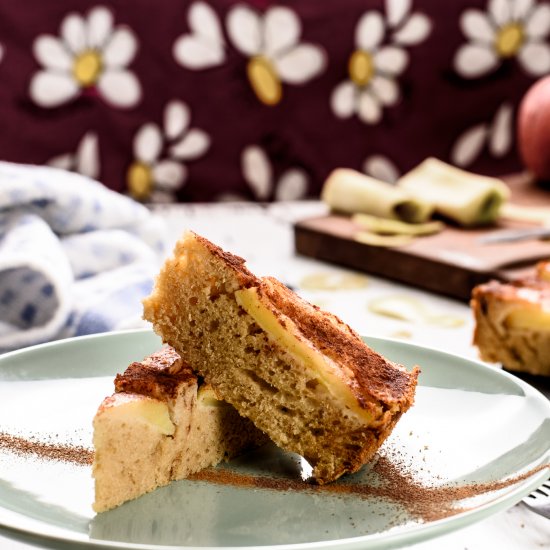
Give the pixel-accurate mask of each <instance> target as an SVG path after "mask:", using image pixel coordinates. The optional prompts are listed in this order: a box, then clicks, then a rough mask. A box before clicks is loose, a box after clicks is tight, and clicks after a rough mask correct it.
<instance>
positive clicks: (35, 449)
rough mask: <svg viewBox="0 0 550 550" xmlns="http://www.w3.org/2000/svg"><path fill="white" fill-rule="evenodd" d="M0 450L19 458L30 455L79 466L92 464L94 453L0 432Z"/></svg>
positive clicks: (88, 450) (81, 448)
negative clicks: (14, 454) (9, 452)
mask: <svg viewBox="0 0 550 550" xmlns="http://www.w3.org/2000/svg"><path fill="white" fill-rule="evenodd" d="M0 449H5V450H7V451H11V452H13V453H16V454H18V455H21V456H25V455H31V456H35V457H38V458H42V459H47V460H56V461H60V462H69V463H71V464H77V465H79V466H89V465H91V464H92V461H93V457H94V452H93V450H91V449H87V448H85V447H82V446H80V445H67V444H63V443H46V442H43V441H39V440H38V439H35V438H32V437H20V436H17V435H11V434H7V433H5V432H0Z"/></svg>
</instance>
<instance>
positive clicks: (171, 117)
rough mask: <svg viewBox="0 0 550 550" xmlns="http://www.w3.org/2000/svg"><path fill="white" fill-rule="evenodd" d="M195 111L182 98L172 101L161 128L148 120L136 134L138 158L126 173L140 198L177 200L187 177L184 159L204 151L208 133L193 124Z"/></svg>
mask: <svg viewBox="0 0 550 550" xmlns="http://www.w3.org/2000/svg"><path fill="white" fill-rule="evenodd" d="M190 121H191V113H190V110H189V107H188V106H187V105H186V104H185V103H183V102H182V101H176V100H175V101H171V102H170V103H168V105H167V106H166V108H165V110H164V124H163V129H162V130H161V129H160V128H159V126H157V125H156V124H154V123H147V124H144V125H143V126H142V127H141V128H140V129H139V130H138V132H137V133H136V135H135V137H134V161H133V162H132V163H131V164H130V166H129V168H128V172H127V176H126V180H127V185H128V190H129V193H130V195H131V196H132V197H134V198H135V199H137V200H140V201H150V202H173V201H174V198H175V192H176V191H177V190H178V189H180V188H181V187H182V186H183V184H184V182H185V180H186V179H187V168H186V166H185V164H183V163H184V161H191V160H194V159H197V158H199V157H201V156H202V155H204V153H205V152H206V151H207V150H208V148H209V147H210V137H209V136H208V134H206V133H205V132H203V131H202V130H199V129H197V128H190V127H189V124H190Z"/></svg>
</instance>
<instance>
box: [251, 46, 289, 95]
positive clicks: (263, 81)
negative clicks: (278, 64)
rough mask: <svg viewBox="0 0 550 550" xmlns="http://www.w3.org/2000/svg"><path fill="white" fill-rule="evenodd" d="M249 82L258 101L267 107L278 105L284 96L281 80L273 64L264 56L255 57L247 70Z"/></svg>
mask: <svg viewBox="0 0 550 550" xmlns="http://www.w3.org/2000/svg"><path fill="white" fill-rule="evenodd" d="M246 71H247V74H248V80H249V81H250V84H251V85H252V89H253V90H254V93H255V94H256V96H257V97H258V99H259V100H260V101H261V102H262V103H265V104H266V105H277V103H279V101H281V98H282V96H283V90H282V86H281V80H280V79H279V77H278V75H277V73H276V72H275V68H274V67H273V63H271V61H270V60H269V59H268V58H267V57H264V56H263V55H257V56H256V57H253V58H252V59H251V60H250V61H249V62H248V66H247V68H246Z"/></svg>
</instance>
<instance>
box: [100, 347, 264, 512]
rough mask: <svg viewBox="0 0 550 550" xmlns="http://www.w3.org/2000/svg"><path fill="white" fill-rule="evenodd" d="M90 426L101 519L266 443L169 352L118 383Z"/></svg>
mask: <svg viewBox="0 0 550 550" xmlns="http://www.w3.org/2000/svg"><path fill="white" fill-rule="evenodd" d="M93 427H94V435H93V443H94V450H95V452H94V463H93V467H92V471H93V477H94V479H95V502H94V505H93V508H94V510H95V511H96V512H104V511H106V510H109V509H111V508H114V507H115V506H118V505H120V504H122V503H123V502H125V501H127V500H131V499H134V498H137V497H139V496H141V495H143V494H145V493H147V492H149V491H152V490H153V489H155V488H157V487H160V486H162V485H166V484H168V483H169V482H170V481H172V480H177V479H183V478H185V477H187V476H189V475H190V474H192V473H194V472H197V471H199V470H202V469H203V468H207V467H209V466H214V465H216V464H218V463H219V462H221V461H222V460H223V459H229V458H231V457H233V456H235V455H237V454H240V453H241V452H244V451H245V450H246V449H248V448H251V447H254V446H257V445H259V444H261V443H265V442H266V441H267V438H266V436H265V435H264V434H262V433H261V432H259V431H258V430H257V429H256V428H255V427H254V425H253V424H252V423H251V422H250V421H248V420H247V419H245V418H242V417H241V416H240V415H239V414H238V413H237V411H236V410H235V409H234V408H233V407H231V406H230V405H228V404H227V403H224V402H223V401H220V400H219V399H218V398H217V396H216V394H215V392H214V391H213V389H212V388H211V387H210V386H208V385H206V384H200V381H199V379H198V378H197V376H196V375H195V374H194V373H193V371H192V370H191V368H190V367H189V366H188V365H187V364H186V363H185V362H184V361H182V359H181V357H180V356H179V355H178V354H177V353H176V352H175V351H174V350H173V349H172V348H169V347H166V348H163V349H162V350H160V351H158V352H157V353H154V354H153V355H151V356H149V357H147V358H146V359H144V360H143V361H142V362H135V363H132V364H131V365H130V366H129V367H128V368H127V369H126V371H125V372H124V374H122V375H120V374H119V375H117V376H116V378H115V393H114V394H113V395H111V396H110V397H107V398H106V399H105V400H104V401H103V402H102V403H101V405H100V407H99V409H98V411H97V414H96V416H95V418H94V421H93Z"/></svg>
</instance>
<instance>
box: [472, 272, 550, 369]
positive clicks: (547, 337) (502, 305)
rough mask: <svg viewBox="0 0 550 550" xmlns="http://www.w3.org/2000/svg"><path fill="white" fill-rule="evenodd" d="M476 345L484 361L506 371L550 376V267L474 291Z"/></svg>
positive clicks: (479, 287) (480, 286) (477, 288)
mask: <svg viewBox="0 0 550 550" xmlns="http://www.w3.org/2000/svg"><path fill="white" fill-rule="evenodd" d="M470 304H471V307H472V311H473V313H474V319H475V329H474V345H476V346H477V348H478V350H479V354H480V357H481V359H482V360H484V361H488V362H491V363H501V364H502V365H503V366H504V367H505V368H506V369H508V370H512V371H518V372H527V373H530V374H536V375H543V376H550V263H549V262H541V263H539V264H538V265H537V269H536V274H535V275H533V276H530V277H526V278H523V279H520V280H518V281H513V282H510V283H502V282H499V281H490V282H488V283H485V284H482V285H479V286H477V287H476V288H474V290H473V291H472V299H471V302H470Z"/></svg>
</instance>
